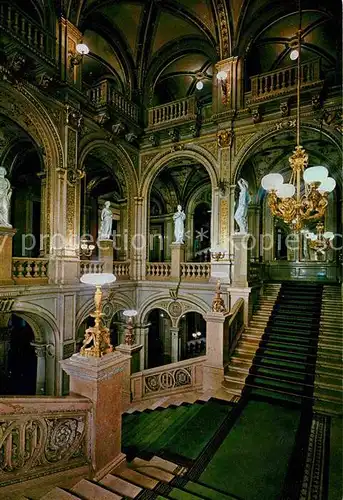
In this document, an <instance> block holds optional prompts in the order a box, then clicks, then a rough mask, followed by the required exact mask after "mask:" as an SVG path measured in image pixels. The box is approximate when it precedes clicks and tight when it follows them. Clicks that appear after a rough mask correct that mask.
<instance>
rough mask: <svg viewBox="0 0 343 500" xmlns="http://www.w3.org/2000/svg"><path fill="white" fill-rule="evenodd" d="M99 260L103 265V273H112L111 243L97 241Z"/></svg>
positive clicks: (108, 241) (109, 241) (110, 241)
mask: <svg viewBox="0 0 343 500" xmlns="http://www.w3.org/2000/svg"><path fill="white" fill-rule="evenodd" d="M98 245H99V260H100V261H101V262H103V263H104V268H103V269H104V271H103V272H104V273H113V241H112V240H98Z"/></svg>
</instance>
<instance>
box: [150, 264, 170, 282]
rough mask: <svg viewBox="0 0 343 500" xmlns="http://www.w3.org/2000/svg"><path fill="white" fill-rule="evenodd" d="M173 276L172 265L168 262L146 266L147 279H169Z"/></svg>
mask: <svg viewBox="0 0 343 500" xmlns="http://www.w3.org/2000/svg"><path fill="white" fill-rule="evenodd" d="M170 274H171V264H169V263H167V262H148V263H147V266H146V277H147V279H163V278H169V277H170Z"/></svg>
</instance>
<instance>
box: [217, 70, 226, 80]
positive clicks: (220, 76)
mask: <svg viewBox="0 0 343 500" xmlns="http://www.w3.org/2000/svg"><path fill="white" fill-rule="evenodd" d="M226 77H227V72H226V71H218V73H217V80H226Z"/></svg>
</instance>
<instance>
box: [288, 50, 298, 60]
mask: <svg viewBox="0 0 343 500" xmlns="http://www.w3.org/2000/svg"><path fill="white" fill-rule="evenodd" d="M289 57H290V58H291V60H292V61H296V60H297V59H298V57H299V51H298V50H297V49H293V50H292V51H291V53H290V54H289Z"/></svg>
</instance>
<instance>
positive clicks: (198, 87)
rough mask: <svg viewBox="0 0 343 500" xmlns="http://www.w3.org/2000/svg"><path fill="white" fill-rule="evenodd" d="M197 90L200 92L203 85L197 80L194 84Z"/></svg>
mask: <svg viewBox="0 0 343 500" xmlns="http://www.w3.org/2000/svg"><path fill="white" fill-rule="evenodd" d="M196 88H197V90H202V89H203V88H204V84H203V83H202V81H201V80H199V81H198V82H197V84H196Z"/></svg>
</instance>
